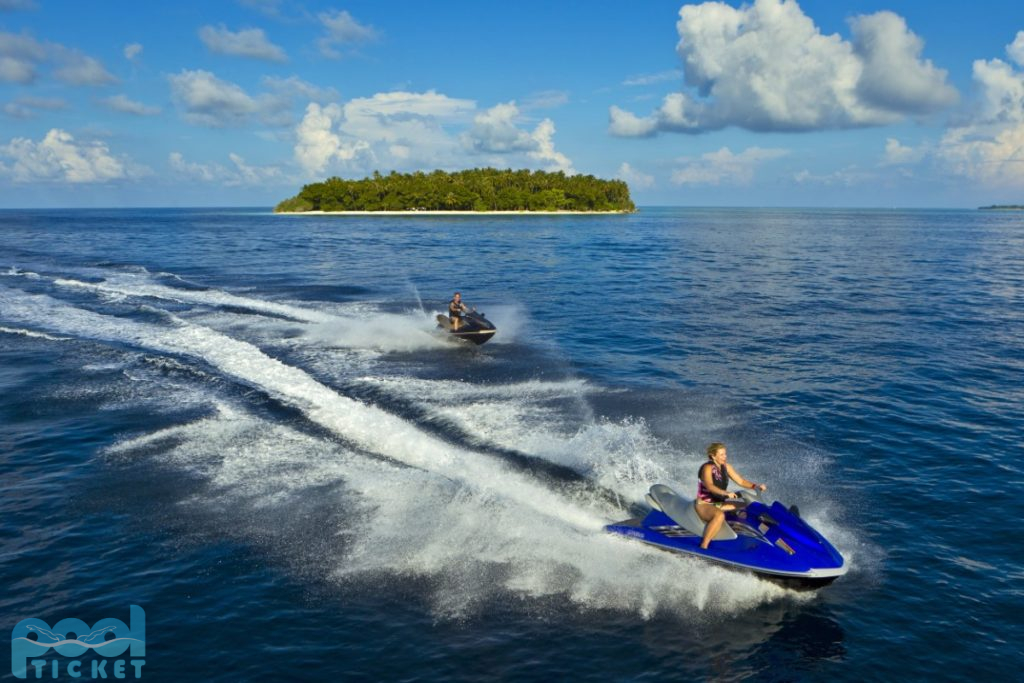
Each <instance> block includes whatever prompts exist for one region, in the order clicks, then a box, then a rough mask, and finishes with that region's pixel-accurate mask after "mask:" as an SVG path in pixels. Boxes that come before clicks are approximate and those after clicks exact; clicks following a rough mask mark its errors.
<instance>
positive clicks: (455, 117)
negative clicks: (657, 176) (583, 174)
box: [295, 91, 574, 175]
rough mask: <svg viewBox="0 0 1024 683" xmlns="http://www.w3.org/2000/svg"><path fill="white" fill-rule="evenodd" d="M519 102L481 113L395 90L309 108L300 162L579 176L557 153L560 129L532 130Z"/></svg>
mask: <svg viewBox="0 0 1024 683" xmlns="http://www.w3.org/2000/svg"><path fill="white" fill-rule="evenodd" d="M519 117H520V112H519V109H518V107H517V106H516V104H515V103H514V102H508V103H504V104H498V105H495V106H494V107H492V108H490V109H487V110H485V111H482V112H481V111H478V110H477V108H476V103H475V102H473V101H472V100H463V99H457V98H452V97H448V96H446V95H443V94H440V93H437V92H434V91H427V92H425V93H412V92H405V91H395V92H387V93H378V94H376V95H374V96H373V97H365V98H356V99H353V100H351V101H349V102H347V103H345V104H343V105H342V104H330V105H326V106H321V105H319V104H317V103H310V104H309V105H308V106H307V108H306V114H305V116H304V117H303V119H302V122H301V123H300V124H299V125H298V127H297V128H296V146H295V160H296V162H297V163H298V164H299V166H301V167H302V169H303V170H304V171H305V172H306V173H307V174H309V175H318V174H322V173H323V172H324V170H325V169H328V168H334V169H343V170H351V171H363V172H365V171H369V170H374V169H418V168H423V167H431V168H436V167H441V168H454V167H459V166H464V165H466V163H467V159H469V160H476V161H482V162H483V163H488V164H498V165H501V164H508V165H517V166H518V165H523V166H533V167H542V168H545V169H548V170H561V171H564V172H566V173H573V172H574V171H573V168H572V162H571V161H570V160H569V159H568V157H566V156H565V155H564V154H562V153H561V152H559V151H558V150H557V149H556V148H555V144H554V135H555V124H554V122H553V121H551V120H550V119H544V120H542V121H540V122H539V123H537V125H536V126H535V127H534V128H533V129H532V130H529V129H527V128H523V127H522V126H521V125H520V122H519Z"/></svg>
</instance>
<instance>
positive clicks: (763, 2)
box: [609, 0, 956, 136]
mask: <svg viewBox="0 0 1024 683" xmlns="http://www.w3.org/2000/svg"><path fill="white" fill-rule="evenodd" d="M679 17H680V19H679V22H678V23H677V24H676V28H677V30H678V33H679V38H680V40H679V44H678V46H677V48H676V50H677V53H678V55H679V57H680V59H681V60H682V62H683V67H684V68H683V75H684V81H685V85H686V86H688V90H687V91H686V92H680V93H673V94H670V95H668V96H667V97H665V99H664V101H663V103H662V106H661V107H660V108H659V109H658V110H656V111H655V112H653V113H652V114H651V115H649V116H646V117H638V116H636V115H634V114H632V113H630V112H627V111H624V110H622V109H620V108H618V107H613V108H612V109H611V110H610V114H611V125H610V129H609V130H610V132H611V133H612V134H615V135H621V136H649V135H653V134H655V133H657V132H662V131H678V132H689V133H699V132H704V131H708V130H718V129H721V128H725V127H727V126H739V127H742V128H746V129H749V130H754V131H777V130H783V131H806V130H818V129H829V128H851V127H859V126H873V125H882V124H887V123H892V122H895V121H898V120H900V119H902V118H903V117H905V116H907V115H917V114H924V113H929V112H933V111H937V110H939V109H941V108H943V107H946V106H948V105H950V104H952V103H953V102H954V101H955V100H956V91H955V90H954V89H953V88H952V87H951V86H949V85H948V84H947V83H946V72H945V71H943V70H941V69H937V68H935V67H934V66H933V65H932V63H931V62H930V61H927V60H924V61H922V60H921V59H920V53H921V49H922V45H923V44H922V41H921V39H920V38H918V37H917V36H916V35H914V34H913V33H912V32H910V31H909V30H908V29H907V27H906V23H905V22H904V21H903V19H902V18H901V17H899V16H897V15H895V14H892V13H891V12H879V13H876V14H873V15H867V16H860V17H855V18H853V19H852V20H851V21H850V25H851V29H852V34H853V39H852V41H847V40H843V39H842V38H841V37H840V36H838V35H828V36H826V35H823V34H822V33H821V32H820V30H819V29H818V27H817V26H815V24H814V22H813V21H812V20H811V19H810V18H809V17H808V16H806V15H805V14H804V13H803V11H802V10H801V9H800V7H799V5H797V3H796V2H793V1H787V0H755V2H754V3H753V4H752V5H745V6H743V7H741V8H740V9H734V8H732V7H729V6H728V5H725V4H723V3H720V2H705V3H702V4H700V5H685V6H683V7H682V9H680V10H679Z"/></svg>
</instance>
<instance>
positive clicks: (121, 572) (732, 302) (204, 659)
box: [0, 209, 1024, 681]
mask: <svg viewBox="0 0 1024 683" xmlns="http://www.w3.org/2000/svg"><path fill="white" fill-rule="evenodd" d="M456 289H459V290H461V291H462V292H463V294H464V297H465V298H466V299H467V300H468V301H469V302H470V303H471V304H475V305H477V306H478V307H479V308H480V309H481V310H483V311H484V312H486V313H487V314H488V316H489V317H490V318H491V319H493V320H494V321H495V322H496V324H497V325H498V328H499V332H498V335H497V337H496V338H495V339H494V341H493V342H491V343H489V344H487V345H485V346H482V347H480V348H470V347H469V346H464V345H458V344H454V343H450V342H448V341H446V340H444V339H440V338H438V337H436V336H435V335H434V334H433V332H432V327H433V324H434V323H433V316H434V314H436V313H437V312H438V311H440V310H441V309H442V307H443V306H444V303H445V302H446V301H447V300H448V298H449V297H450V295H451V293H452V292H453V291H454V290H456ZM711 441H724V442H726V443H727V444H728V447H729V456H730V462H732V463H733V464H734V465H735V466H736V467H737V469H738V470H739V471H740V472H741V473H743V474H744V475H746V476H747V477H748V478H750V479H753V480H756V481H764V482H767V483H768V485H769V487H770V488H769V492H770V493H772V494H774V495H775V497H777V498H779V499H780V500H783V501H784V502H786V503H797V504H799V505H800V507H801V510H802V512H803V514H804V517H805V518H807V519H809V520H810V521H811V522H812V523H813V524H814V525H815V526H816V527H817V528H819V529H820V530H821V531H822V532H823V533H824V534H825V535H826V536H827V537H829V538H830V539H831V540H832V541H833V542H834V544H835V545H836V546H837V548H839V550H840V551H841V552H842V553H843V554H844V555H845V556H846V557H847V559H848V562H849V563H850V566H851V569H850V571H849V573H848V574H847V575H846V576H844V577H842V578H840V579H839V580H838V581H837V582H836V583H835V584H833V585H832V586H830V587H828V588H825V589H823V590H821V591H818V592H817V593H810V594H807V593H793V592H789V591H786V590H783V589H781V588H779V587H777V586H774V585H772V584H768V583H765V582H762V581H760V580H758V579H756V578H753V577H751V576H747V575H743V574H738V573H734V572H730V571H726V570H723V569H718V568H715V567H712V566H710V565H707V564H704V563H702V562H699V561H696V560H689V559H683V558H678V557H674V556H671V555H669V554H668V553H663V552H659V551H656V550H652V549H648V548H646V547H643V546H640V545H639V544H633V543H631V542H629V541H627V540H623V539H616V538H610V537H608V536H606V535H605V534H603V533H602V530H601V528H602V525H603V524H606V523H608V522H613V521H618V520H620V519H622V518H624V517H627V516H629V515H630V507H631V506H634V505H636V504H637V503H640V502H641V501H642V500H643V494H644V492H645V491H646V490H647V488H648V486H649V485H650V484H652V483H655V482H666V483H669V484H673V485H677V486H678V487H679V488H680V489H681V490H682V491H684V492H685V493H687V494H692V490H693V489H694V487H695V479H696V470H697V467H698V465H699V464H700V463H701V462H702V461H703V459H704V456H703V449H704V447H705V446H706V445H707V444H708V443H709V442H711ZM1022 444H1024V214H1021V213H1011V212H1006V213H1002V212H976V211H845V210H831V211H826V210H710V209H708V210H704V209H644V210H642V211H641V212H639V213H637V214H636V215H631V216H568V217H565V216H524V217H493V218H481V217H458V218H450V217H429V218H428V217H416V218H390V217H370V218H356V217H337V216H333V217H325V216H320V217H315V216H273V215H270V214H268V213H267V212H265V211H257V210H251V211H249V210H222V211H221V210H192V211H183V210H110V211H102V210H97V211H4V212H0V492H2V495H0V587H2V588H3V590H2V591H0V628H2V629H12V628H13V627H14V625H15V624H16V623H17V622H18V621H20V620H22V619H25V618H28V617H37V618H40V619H43V620H45V621H46V622H47V623H48V624H50V625H52V624H55V623H56V622H57V621H59V620H60V619H63V618H65V617H78V618H80V619H82V620H84V621H85V622H86V623H87V624H93V623H95V622H96V621H98V620H100V619H103V618H106V617H116V618H118V619H121V620H123V621H128V608H129V605H132V604H137V605H140V606H142V607H143V608H144V609H145V611H146V616H147V625H146V639H147V653H146V665H145V669H144V672H143V678H144V679H147V680H189V681H191V680H212V681H240V680H268V681H269V680H275V681H277V680H286V679H304V680H325V681H336V680H394V681H440V680H444V681H504V680H509V681H514V680H538V681H549V680H594V681H666V680H669V681H671V680H680V681H691V680H709V679H713V680H723V681H731V680H744V679H754V680H779V681H791V680H826V679H827V680H830V681H831V680H843V681H863V680H897V679H899V680H923V679H928V680H963V679H966V678H968V677H970V678H971V679H974V680H994V679H996V678H997V677H998V679H1000V680H1002V679H1004V678H1007V677H1008V678H1010V679H1015V678H1017V677H1018V676H1019V672H1020V670H1021V668H1022V666H1024V655H1022V654H1021V651H1020V644H1021V643H1022V642H1024V616H1022V615H1024V550H1022V543H1024V533H1022V531H1021V517H1022V513H1024V506H1022V504H1021V487H1022V484H1024V476H1022V466H1024V445H1022ZM5 632H6V631H5ZM53 657H54V658H58V659H60V658H59V657H58V656H57V655H53ZM88 659H89V656H87V657H86V660H87V661H88ZM62 661H63V660H62ZM62 666H63V664H62ZM85 669H86V667H83V671H84V670H85ZM0 671H2V672H3V675H5V676H6V677H8V678H11V675H10V669H9V668H8V667H7V665H6V664H0ZM46 672H47V673H46V676H47V680H49V672H50V670H49V669H47V670H46ZM108 673H109V672H108ZM62 678H63V679H64V680H69V679H68V678H67V676H66V675H64V674H62Z"/></svg>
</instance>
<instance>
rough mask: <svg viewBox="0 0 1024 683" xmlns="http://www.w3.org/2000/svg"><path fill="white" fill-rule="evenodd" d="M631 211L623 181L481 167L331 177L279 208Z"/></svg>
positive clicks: (317, 210)
mask: <svg viewBox="0 0 1024 683" xmlns="http://www.w3.org/2000/svg"><path fill="white" fill-rule="evenodd" d="M424 211H426V212H445V213H449V212H451V213H461V212H474V213H475V212H483V213H532V212H570V213H631V212H633V211H636V206H635V205H634V204H633V200H631V199H630V197H629V186H628V185H626V183H625V182H623V181H621V180H602V179H600V178H595V177H594V176H591V175H571V176H569V175H566V174H564V173H562V172H561V171H556V172H554V173H547V172H545V171H529V170H520V171H513V170H511V169H505V170H499V169H495V168H475V169H470V170H467V171H455V172H453V173H447V172H445V171H432V172H430V173H423V172H422V171H417V172H415V173H397V172H395V171H392V172H391V173H389V174H387V175H381V174H380V173H379V172H376V171H375V172H374V174H373V175H372V176H369V177H367V178H363V179H361V180H343V179H341V178H337V177H334V178H328V179H327V180H325V181H323V182H319V183H310V184H308V185H305V186H303V188H302V190H301V191H299V193H298V194H297V195H295V196H294V197H291V198H290V199H285V200H284V201H283V202H281V203H280V204H278V205H277V206H276V207H275V208H274V212H275V213H419V212H424Z"/></svg>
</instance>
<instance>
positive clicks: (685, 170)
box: [672, 147, 789, 185]
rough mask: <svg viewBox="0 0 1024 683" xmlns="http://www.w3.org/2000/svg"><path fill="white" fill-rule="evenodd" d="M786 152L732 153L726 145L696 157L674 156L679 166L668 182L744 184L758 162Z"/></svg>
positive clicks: (752, 149)
mask: <svg viewBox="0 0 1024 683" xmlns="http://www.w3.org/2000/svg"><path fill="white" fill-rule="evenodd" d="M788 153H789V152H788V150H785V149H764V148H761V147H748V148H747V149H745V150H743V151H742V152H740V153H739V154H734V153H733V152H732V150H730V149H729V148H728V147H722V148H721V149H719V150H718V151H717V152H707V153H706V154H702V155H701V156H700V158H696V159H695V158H692V157H683V158H681V159H678V161H679V162H681V163H682V166H681V167H680V168H677V169H676V170H674V171H673V172H672V182H673V183H675V184H676V185H722V184H732V185H748V184H750V182H751V181H752V180H753V179H754V171H755V170H756V168H757V167H758V166H759V165H760V164H762V163H764V162H765V161H769V160H771V159H778V158H779V157H782V156H785V155H786V154H788Z"/></svg>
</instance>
